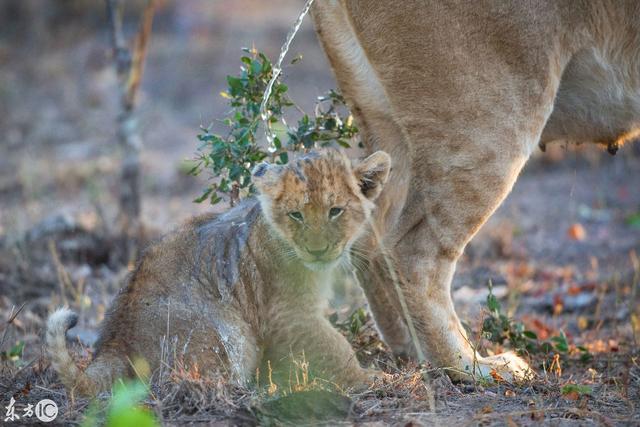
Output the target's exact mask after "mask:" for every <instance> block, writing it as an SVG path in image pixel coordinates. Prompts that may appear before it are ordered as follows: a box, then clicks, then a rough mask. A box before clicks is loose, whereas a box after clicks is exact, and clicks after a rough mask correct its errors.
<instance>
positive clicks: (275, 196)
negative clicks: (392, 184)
mask: <svg viewBox="0 0 640 427" xmlns="http://www.w3.org/2000/svg"><path fill="white" fill-rule="evenodd" d="M390 166H391V159H390V158H389V155H388V154H387V153H385V152H383V151H378V152H375V153H373V154H372V155H370V156H369V157H367V158H366V159H364V160H362V161H360V162H353V163H352V162H351V160H349V158H348V157H347V156H346V155H345V154H343V153H342V152H341V151H337V150H322V151H316V152H312V153H309V154H307V155H305V156H303V157H300V158H298V159H297V160H295V161H292V162H290V163H289V164H287V165H273V164H268V163H261V164H259V165H257V166H256V167H255V168H254V170H253V178H252V179H253V182H254V184H255V186H256V188H257V189H258V191H259V193H260V196H259V199H260V204H261V206H262V211H263V213H264V216H265V218H266V219H267V221H268V223H269V224H270V225H271V227H272V228H273V229H274V230H275V231H276V233H277V234H278V235H279V236H280V237H281V238H282V239H283V240H284V241H285V242H286V243H288V245H289V246H290V247H291V248H292V249H293V250H294V252H295V254H296V256H297V257H298V258H300V259H301V260H302V262H303V263H304V265H305V266H307V267H308V268H311V269H314V270H319V269H323V268H327V267H329V266H331V265H333V264H334V263H335V262H336V261H338V259H339V258H340V257H341V256H342V255H343V254H344V253H345V249H348V248H349V247H350V246H351V244H352V243H353V242H354V240H355V239H356V238H357V237H358V235H359V234H360V232H361V231H362V230H363V226H364V224H365V222H366V221H367V219H368V217H369V215H370V213H371V210H372V209H373V207H374V204H373V201H374V200H375V199H376V197H378V195H379V194H380V191H381V190H382V186H383V185H384V183H385V182H386V181H387V178H388V177H389V169H390Z"/></svg>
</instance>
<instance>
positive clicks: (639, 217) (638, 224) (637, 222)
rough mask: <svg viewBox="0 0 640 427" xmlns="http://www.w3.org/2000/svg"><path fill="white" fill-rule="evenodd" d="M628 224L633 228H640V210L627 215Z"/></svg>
mask: <svg viewBox="0 0 640 427" xmlns="http://www.w3.org/2000/svg"><path fill="white" fill-rule="evenodd" d="M627 225H629V226H631V227H632V228H640V212H637V213H634V214H633V215H630V216H629V217H627Z"/></svg>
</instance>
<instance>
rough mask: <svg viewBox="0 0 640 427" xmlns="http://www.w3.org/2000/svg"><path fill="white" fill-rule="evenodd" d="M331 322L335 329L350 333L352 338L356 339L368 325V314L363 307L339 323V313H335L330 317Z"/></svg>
mask: <svg viewBox="0 0 640 427" xmlns="http://www.w3.org/2000/svg"><path fill="white" fill-rule="evenodd" d="M329 321H330V322H331V324H332V325H333V326H334V327H336V328H338V329H340V330H343V331H345V332H348V333H349V334H351V337H355V336H356V335H358V334H359V333H360V330H361V329H362V327H363V326H364V324H365V323H367V312H366V311H365V309H364V308H362V307H360V308H357V309H355V310H354V311H353V312H352V313H351V314H350V315H349V318H347V319H345V320H344V321H342V322H340V321H338V313H333V314H332V315H331V316H330V317H329Z"/></svg>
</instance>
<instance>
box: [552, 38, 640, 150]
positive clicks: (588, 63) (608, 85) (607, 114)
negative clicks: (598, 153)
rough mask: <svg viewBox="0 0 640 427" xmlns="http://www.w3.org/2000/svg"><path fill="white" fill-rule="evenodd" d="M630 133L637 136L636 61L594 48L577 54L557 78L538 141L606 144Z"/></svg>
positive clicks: (639, 93) (639, 73) (639, 87)
mask: <svg viewBox="0 0 640 427" xmlns="http://www.w3.org/2000/svg"><path fill="white" fill-rule="evenodd" d="M634 134H635V135H636V137H639V136H640V57H638V56H637V55H635V56H633V55H629V56H624V55H613V54H612V53H610V52H605V51H603V50H601V49H598V48H595V47H594V48H589V49H585V50H582V51H580V52H578V53H577V54H576V55H574V57H573V58H572V59H571V61H570V62H569V64H568V65H567V68H566V70H565V72H564V74H563V76H562V80H561V82H560V88H559V90H558V94H557V96H556V100H555V104H554V109H553V113H552V114H551V117H550V118H549V121H548V122H547V124H546V126H545V129H544V132H543V134H542V138H541V139H542V142H550V141H553V140H558V139H562V140H569V141H572V142H599V143H604V144H608V143H612V142H615V141H617V140H619V139H621V138H622V139H627V138H629V137H630V139H633V136H634ZM620 142H626V141H620Z"/></svg>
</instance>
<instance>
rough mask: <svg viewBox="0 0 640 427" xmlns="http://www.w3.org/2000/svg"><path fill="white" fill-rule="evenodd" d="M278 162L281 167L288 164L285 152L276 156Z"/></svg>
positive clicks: (287, 155)
mask: <svg viewBox="0 0 640 427" xmlns="http://www.w3.org/2000/svg"><path fill="white" fill-rule="evenodd" d="M278 159H279V162H280V163H281V164H283V165H285V164H287V163H288V162H289V154H288V153H287V152H286V151H283V152H282V153H280V154H279V155H278Z"/></svg>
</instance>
